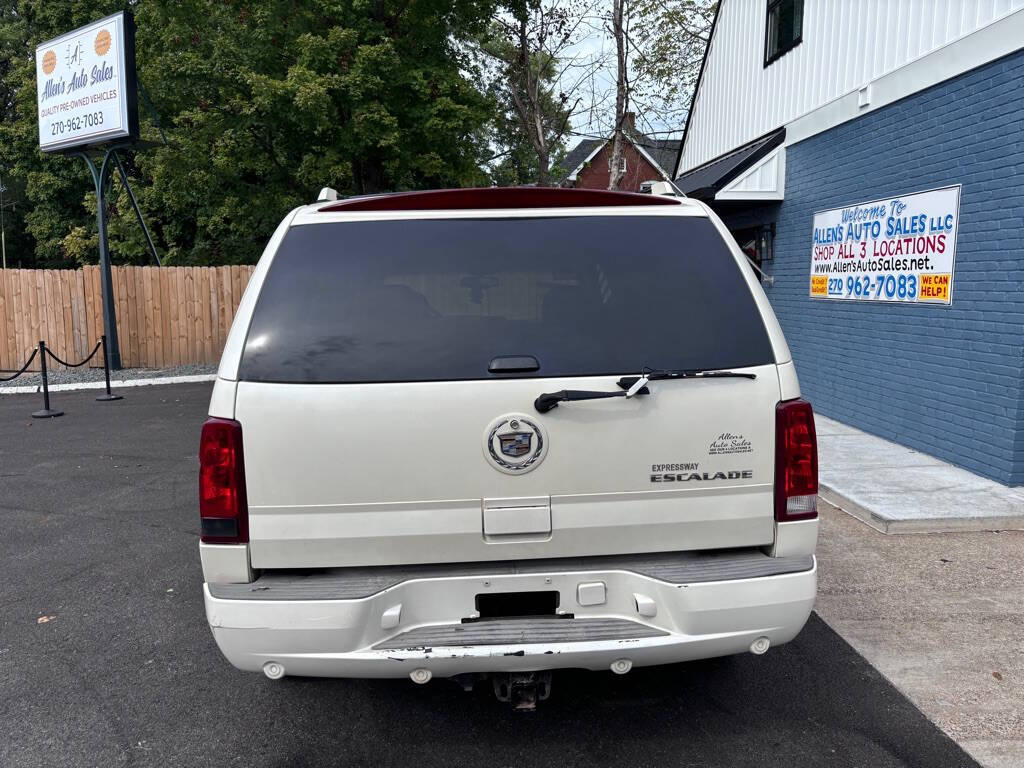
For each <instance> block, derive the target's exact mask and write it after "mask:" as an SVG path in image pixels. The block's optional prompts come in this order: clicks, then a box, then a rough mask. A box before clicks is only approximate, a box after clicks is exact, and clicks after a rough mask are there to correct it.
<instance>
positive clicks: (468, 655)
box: [203, 558, 817, 678]
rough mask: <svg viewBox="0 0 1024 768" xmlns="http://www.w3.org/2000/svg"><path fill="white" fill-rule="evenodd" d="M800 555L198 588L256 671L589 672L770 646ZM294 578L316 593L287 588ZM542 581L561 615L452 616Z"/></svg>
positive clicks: (809, 564)
mask: <svg viewBox="0 0 1024 768" xmlns="http://www.w3.org/2000/svg"><path fill="white" fill-rule="evenodd" d="M779 560H780V561H781V560H783V559H779ZM802 563H803V565H804V566H806V567H803V568H802V569H801V570H797V571H793V570H792V568H793V562H792V560H790V569H789V570H790V572H784V573H777V574H774V575H761V576H755V577H751V578H730V579H720V580H705V581H692V580H691V581H675V580H671V579H672V576H671V573H673V572H664V571H657V570H655V571H654V572H655V573H658V574H659V575H661V576H663V577H665V578H656V577H654V576H652V575H651V574H650V573H641V572H637V571H631V570H622V569H621V568H617V567H609V566H605V567H602V568H600V569H591V568H587V569H578V570H557V569H552V570H550V571H548V570H544V569H543V568H542V567H536V566H535V567H533V568H530V569H529V572H525V573H524V572H513V573H508V572H501V571H499V572H496V573H492V574H488V573H486V572H484V573H481V572H479V570H478V569H474V571H473V572H472V573H467V574H459V575H451V576H444V575H438V574H432V575H430V576H427V577H417V578H409V579H406V580H401V581H399V582H398V583H394V584H391V585H389V586H386V587H384V588H383V589H380V590H379V591H376V592H374V593H373V594H369V595H367V596H364V597H356V598H352V599H329V597H328V594H327V593H326V592H325V591H324V588H323V584H321V585H319V586H317V585H316V584H315V583H313V582H315V578H313V579H309V580H308V581H309V583H308V584H305V585H293V586H292V588H291V589H288V590H281V591H280V592H281V594H287V595H289V597H288V598H286V599H276V598H272V599H266V596H265V595H261V592H263V591H265V590H266V589H267V588H266V587H263V588H260V587H259V582H256V583H255V584H254V585H236V587H241V588H243V589H245V588H251V589H252V590H253V591H251V595H253V596H256V595H260V597H258V598H257V597H254V598H250V599H245V598H238V597H235V596H231V597H225V596H215V595H217V594H220V595H224V594H231V595H235V594H239V590H238V589H235V590H231V589H227V590H225V589H224V588H223V587H221V586H219V585H209V584H207V585H204V588H203V592H204V597H205V602H206V615H207V620H208V621H209V624H210V627H211V629H212V631H213V635H214V638H215V639H216V641H217V645H218V646H219V647H220V649H221V651H222V652H223V654H224V655H225V657H227V659H228V660H229V661H230V662H231V663H232V664H233V665H234V666H236V667H238V668H239V669H243V670H251V671H259V670H262V669H264V665H267V664H269V663H270V662H274V663H275V664H277V665H280V667H283V670H284V674H288V675H308V676H322V677H367V678H370V677H378V678H380V677H405V676H408V675H409V674H410V673H411V672H412V671H413V670H416V669H427V670H429V671H430V672H431V673H432V675H434V676H437V677H449V676H452V675H457V674H464V673H472V672H523V671H535V670H547V669H557V668H569V667H572V668H583V669H592V670H597V669H608V668H609V667H610V665H611V664H612V662H614V661H617V660H620V659H627V660H629V661H630V662H631V663H632V664H633V665H636V666H646V665H653V664H667V663H673V662H679V661H686V660H692V659H701V658H710V657H714V656H724V655H729V654H733V653H742V652H744V651H747V650H749V649H750V647H751V644H752V643H753V642H754V641H755V640H757V639H759V638H767V639H768V641H769V642H770V644H771V645H779V644H781V643H785V642H787V641H789V640H792V639H793V638H794V637H795V636H796V635H797V633H798V632H799V631H800V629H801V628H802V627H803V625H804V623H805V622H806V621H807V617H808V616H809V614H810V612H811V609H812V607H813V605H814V598H815V593H816V589H817V563H816V562H815V561H814V560H813V558H804V559H803V561H802ZM727 570H728V569H727ZM674 573H675V574H676V575H677V577H679V578H683V577H687V576H688V574H687V572H686V571H685V570H684V571H682V572H680V571H678V570H676V571H675V572H674ZM666 574H669V575H666ZM666 578H668V579H670V580H666ZM303 581H305V580H303ZM597 583H601V584H604V602H603V603H601V604H596V605H595V604H591V605H581V604H580V603H581V602H592V600H593V599H594V597H593V593H594V589H593V588H590V590H589V591H588V590H584V593H585V595H586V596H581V593H580V591H579V586H580V584H590V585H593V584H597ZM304 588H306V592H307V593H308V594H315V595H316V597H317V599H294V598H295V597H297V596H299V595H301V594H302V591H303V589H304ZM541 590H548V591H550V590H556V591H558V592H559V595H560V608H559V611H560V612H564V613H571V614H572V615H573V617H574V618H564V619H557V618H548V619H539V620H538V619H532V620H526V619H516V620H502V621H499V622H471V623H462V619H463V618H468V617H471V616H472V615H473V612H474V610H475V596H476V595H478V594H482V593H488V592H523V591H541ZM344 591H345V590H344V589H342V590H339V592H341V593H344ZM349 591H351V590H349ZM597 591H598V593H600V590H597ZM652 614H653V615H652Z"/></svg>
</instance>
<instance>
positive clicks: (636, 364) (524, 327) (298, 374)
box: [240, 216, 774, 383]
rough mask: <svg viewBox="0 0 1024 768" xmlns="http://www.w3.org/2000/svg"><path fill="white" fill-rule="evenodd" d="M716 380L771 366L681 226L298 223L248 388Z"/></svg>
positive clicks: (726, 272) (710, 244) (260, 324)
mask: <svg viewBox="0 0 1024 768" xmlns="http://www.w3.org/2000/svg"><path fill="white" fill-rule="evenodd" d="M523 355H532V356H533V357H535V358H537V360H538V361H539V363H540V369H539V370H538V371H536V372H531V373H528V374H522V375H527V376H533V377H536V376H587V375H602V374H615V375H619V374H628V373H635V372H637V371H639V370H640V369H641V368H642V367H644V366H649V367H652V368H672V369H676V368H685V369H697V368H700V369H709V368H710V369H717V368H735V367H740V366H751V365H759V364H764V363H770V362H774V358H773V354H772V349H771V343H770V342H769V339H768V335H767V331H766V330H765V328H764V323H763V322H762V320H761V316H760V314H759V312H758V309H757V306H756V304H755V302H754V298H753V296H752V294H751V292H750V289H749V288H748V286H747V284H746V282H745V280H744V278H743V275H742V274H741V272H740V269H739V267H738V266H737V264H736V262H735V260H734V259H733V257H732V254H731V253H730V252H729V250H728V248H727V246H726V244H725V242H723V240H722V238H721V236H720V235H719V234H718V231H717V230H716V229H715V227H714V225H713V224H712V223H711V222H710V221H709V220H708V219H706V218H702V217H684V216H593V217H586V216H564V217H551V218H515V219H508V218H504V219H487V218H479V219H421V220H400V221H361V222H344V223H340V222H331V223H324V224H306V225H302V226H296V227H293V228H291V229H290V230H289V231H288V233H287V234H286V235H285V238H284V240H283V241H282V243H281V246H280V249H279V250H278V252H277V254H276V256H275V257H274V261H273V263H272V264H271V267H270V270H269V272H268V273H267V276H266V279H265V281H264V284H263V288H262V290H261V292H260V295H259V299H258V300H257V302H256V307H255V309H254V312H253V317H252V323H251V325H250V327H249V333H248V336H247V338H246V344H245V349H244V351H243V354H242V361H241V370H240V376H241V378H242V379H243V380H246V381H263V382H285V383H332V382H333V383H343V382H378V381H396V382H401V381H441V380H460V379H461V380H465V379H489V378H505V377H507V376H508V374H504V375H503V374H497V375H495V374H490V373H488V364H489V362H490V361H491V360H492V359H493V358H495V357H499V356H523Z"/></svg>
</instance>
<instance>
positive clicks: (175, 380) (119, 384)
mask: <svg viewBox="0 0 1024 768" xmlns="http://www.w3.org/2000/svg"><path fill="white" fill-rule="evenodd" d="M216 380H217V375H216V374H214V373H203V374H197V375H195V376H164V377H162V378H156V379H124V380H119V381H111V382H110V388H111V389H122V388H124V387H149V386H153V385H156V384H193V383H196V382H201V381H216ZM105 386H106V384H105V383H104V382H102V381H80V382H73V383H71V384H51V385H50V387H49V389H50V391H51V392H74V391H76V390H79V389H103V388H104V387H105ZM42 391H43V387H42V385H34V386H27V387H0V395H34V394H38V393H39V392H42Z"/></svg>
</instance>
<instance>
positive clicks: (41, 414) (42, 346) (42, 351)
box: [32, 339, 64, 419]
mask: <svg viewBox="0 0 1024 768" xmlns="http://www.w3.org/2000/svg"><path fill="white" fill-rule="evenodd" d="M39 369H40V371H41V373H42V377H43V410H41V411H36V412H35V413H33V414H32V418H33V419H52V418H54V417H56V416H63V415H64V411H56V410H53V409H52V408H50V385H49V382H48V381H47V379H46V342H45V341H43V340H42V339H40V340H39Z"/></svg>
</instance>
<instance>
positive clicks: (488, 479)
mask: <svg viewBox="0 0 1024 768" xmlns="http://www.w3.org/2000/svg"><path fill="white" fill-rule="evenodd" d="M209 414H210V419H209V420H208V421H207V422H206V423H205V424H204V425H203V429H202V438H201V446H200V483H199V489H200V515H201V543H200V545H199V548H200V555H201V558H202V566H203V575H204V580H205V582H206V584H205V586H204V597H205V602H206V615H207V619H208V621H209V624H210V627H211V629H212V631H213V635H214V638H215V639H216V642H217V644H218V646H219V647H220V649H221V651H222V652H223V653H224V655H225V656H226V657H227V659H228V660H229V661H230V662H231V663H232V664H234V665H235V666H236V667H238V668H240V669H244V670H252V671H260V670H262V671H263V672H264V673H265V674H266V675H267V676H268V677H270V678H275V679H276V678H280V677H282V676H284V675H318V676H339V677H404V676H408V677H411V678H412V679H413V680H414V681H416V682H419V683H423V682H427V681H428V680H430V679H431V678H432V677H434V676H437V677H458V678H459V679H460V680H461V681H462V682H463V683H466V682H467V681H472V680H475V679H477V678H479V677H482V676H484V675H489V676H490V677H491V678H492V679H493V682H494V687H495V690H496V691H497V693H498V695H499V697H500V698H505V699H511V700H512V701H513V702H514V703H516V704H517V705H518V706H531V705H532V704H533V702H534V701H535V700H537V699H538V698H544V697H545V696H546V695H547V692H548V690H549V688H548V686H549V681H550V670H553V669H558V668H568V667H576V668H585V669H592V670H599V669H611V670H612V671H614V672H617V673H625V672H628V671H629V669H630V668H631V667H632V666H635V665H651V664H667V663H673V662H680V661H685V660H688V659H700V658H707V657H712V656H721V655H726V654H734V653H740V652H744V651H751V652H753V653H755V654H761V653H764V652H765V651H766V650H768V648H770V647H771V646H774V645H779V644H781V643H785V642H787V641H788V640H791V639H793V637H794V636H796V634H797V633H798V632H799V631H800V629H801V628H802V627H803V625H804V623H805V621H806V620H807V617H808V615H809V613H810V611H811V608H812V606H813V604H814V597H815V591H816V583H817V582H816V564H815V558H814V548H815V543H816V540H817V532H818V520H817V510H816V494H817V490H818V480H817V449H816V438H815V432H814V417H813V414H812V411H811V407H810V405H808V403H806V402H805V401H803V400H801V399H800V388H799V384H798V383H797V377H796V372H795V370H794V367H793V362H792V359H791V357H790V352H789V348H788V347H787V345H786V341H785V339H784V338H783V335H782V332H781V330H780V328H779V324H778V322H777V321H776V319H775V316H774V314H773V312H772V310H771V307H770V306H769V303H768V301H767V299H766V298H765V295H764V293H763V291H762V290H761V286H760V284H759V282H758V279H757V277H756V276H755V274H754V272H753V270H752V269H751V267H750V266H749V265H748V263H747V261H746V259H745V258H744V256H743V254H742V253H741V252H740V250H739V249H738V248H737V247H736V244H735V242H734V241H733V240H732V238H731V237H730V235H729V233H728V231H727V230H726V229H725V227H724V226H723V224H722V222H721V221H720V220H719V219H718V218H717V217H716V216H715V214H714V213H713V212H711V211H710V210H709V209H708V208H707V207H706V206H704V205H703V204H701V203H699V202H696V201H692V200H686V199H679V198H671V197H663V196H658V195H635V194H627V193H616V192H599V191H590V190H551V189H480V190H448V191H437V192H414V193H406V194H397V195H379V196H372V197H361V198H352V199H348V200H341V201H338V200H331V199H328V200H326V201H324V202H320V203H317V204H314V205H309V206H305V207H301V208H298V209H296V210H294V211H292V212H291V213H290V214H288V216H287V217H285V219H284V221H283V222H281V225H280V226H279V227H278V229H277V231H276V232H275V233H274V235H273V237H272V238H271V240H270V243H269V244H268V245H267V248H266V251H265V252H264V253H263V256H262V258H261V259H260V261H259V264H258V266H257V267H256V271H255V272H254V274H253V276H252V279H251V280H250V282H249V286H248V288H247V290H246V292H245V296H244V298H243V299H242V302H241V305H240V307H239V310H238V314H237V316H236V318H235V321H234V324H233V326H232V328H231V333H230V335H229V337H228V340H227V344H226V346H225V348H224V355H223V358H222V359H221V363H220V369H219V371H218V375H217V381H216V384H215V386H214V390H213V397H212V399H211V402H210V411H209Z"/></svg>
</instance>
